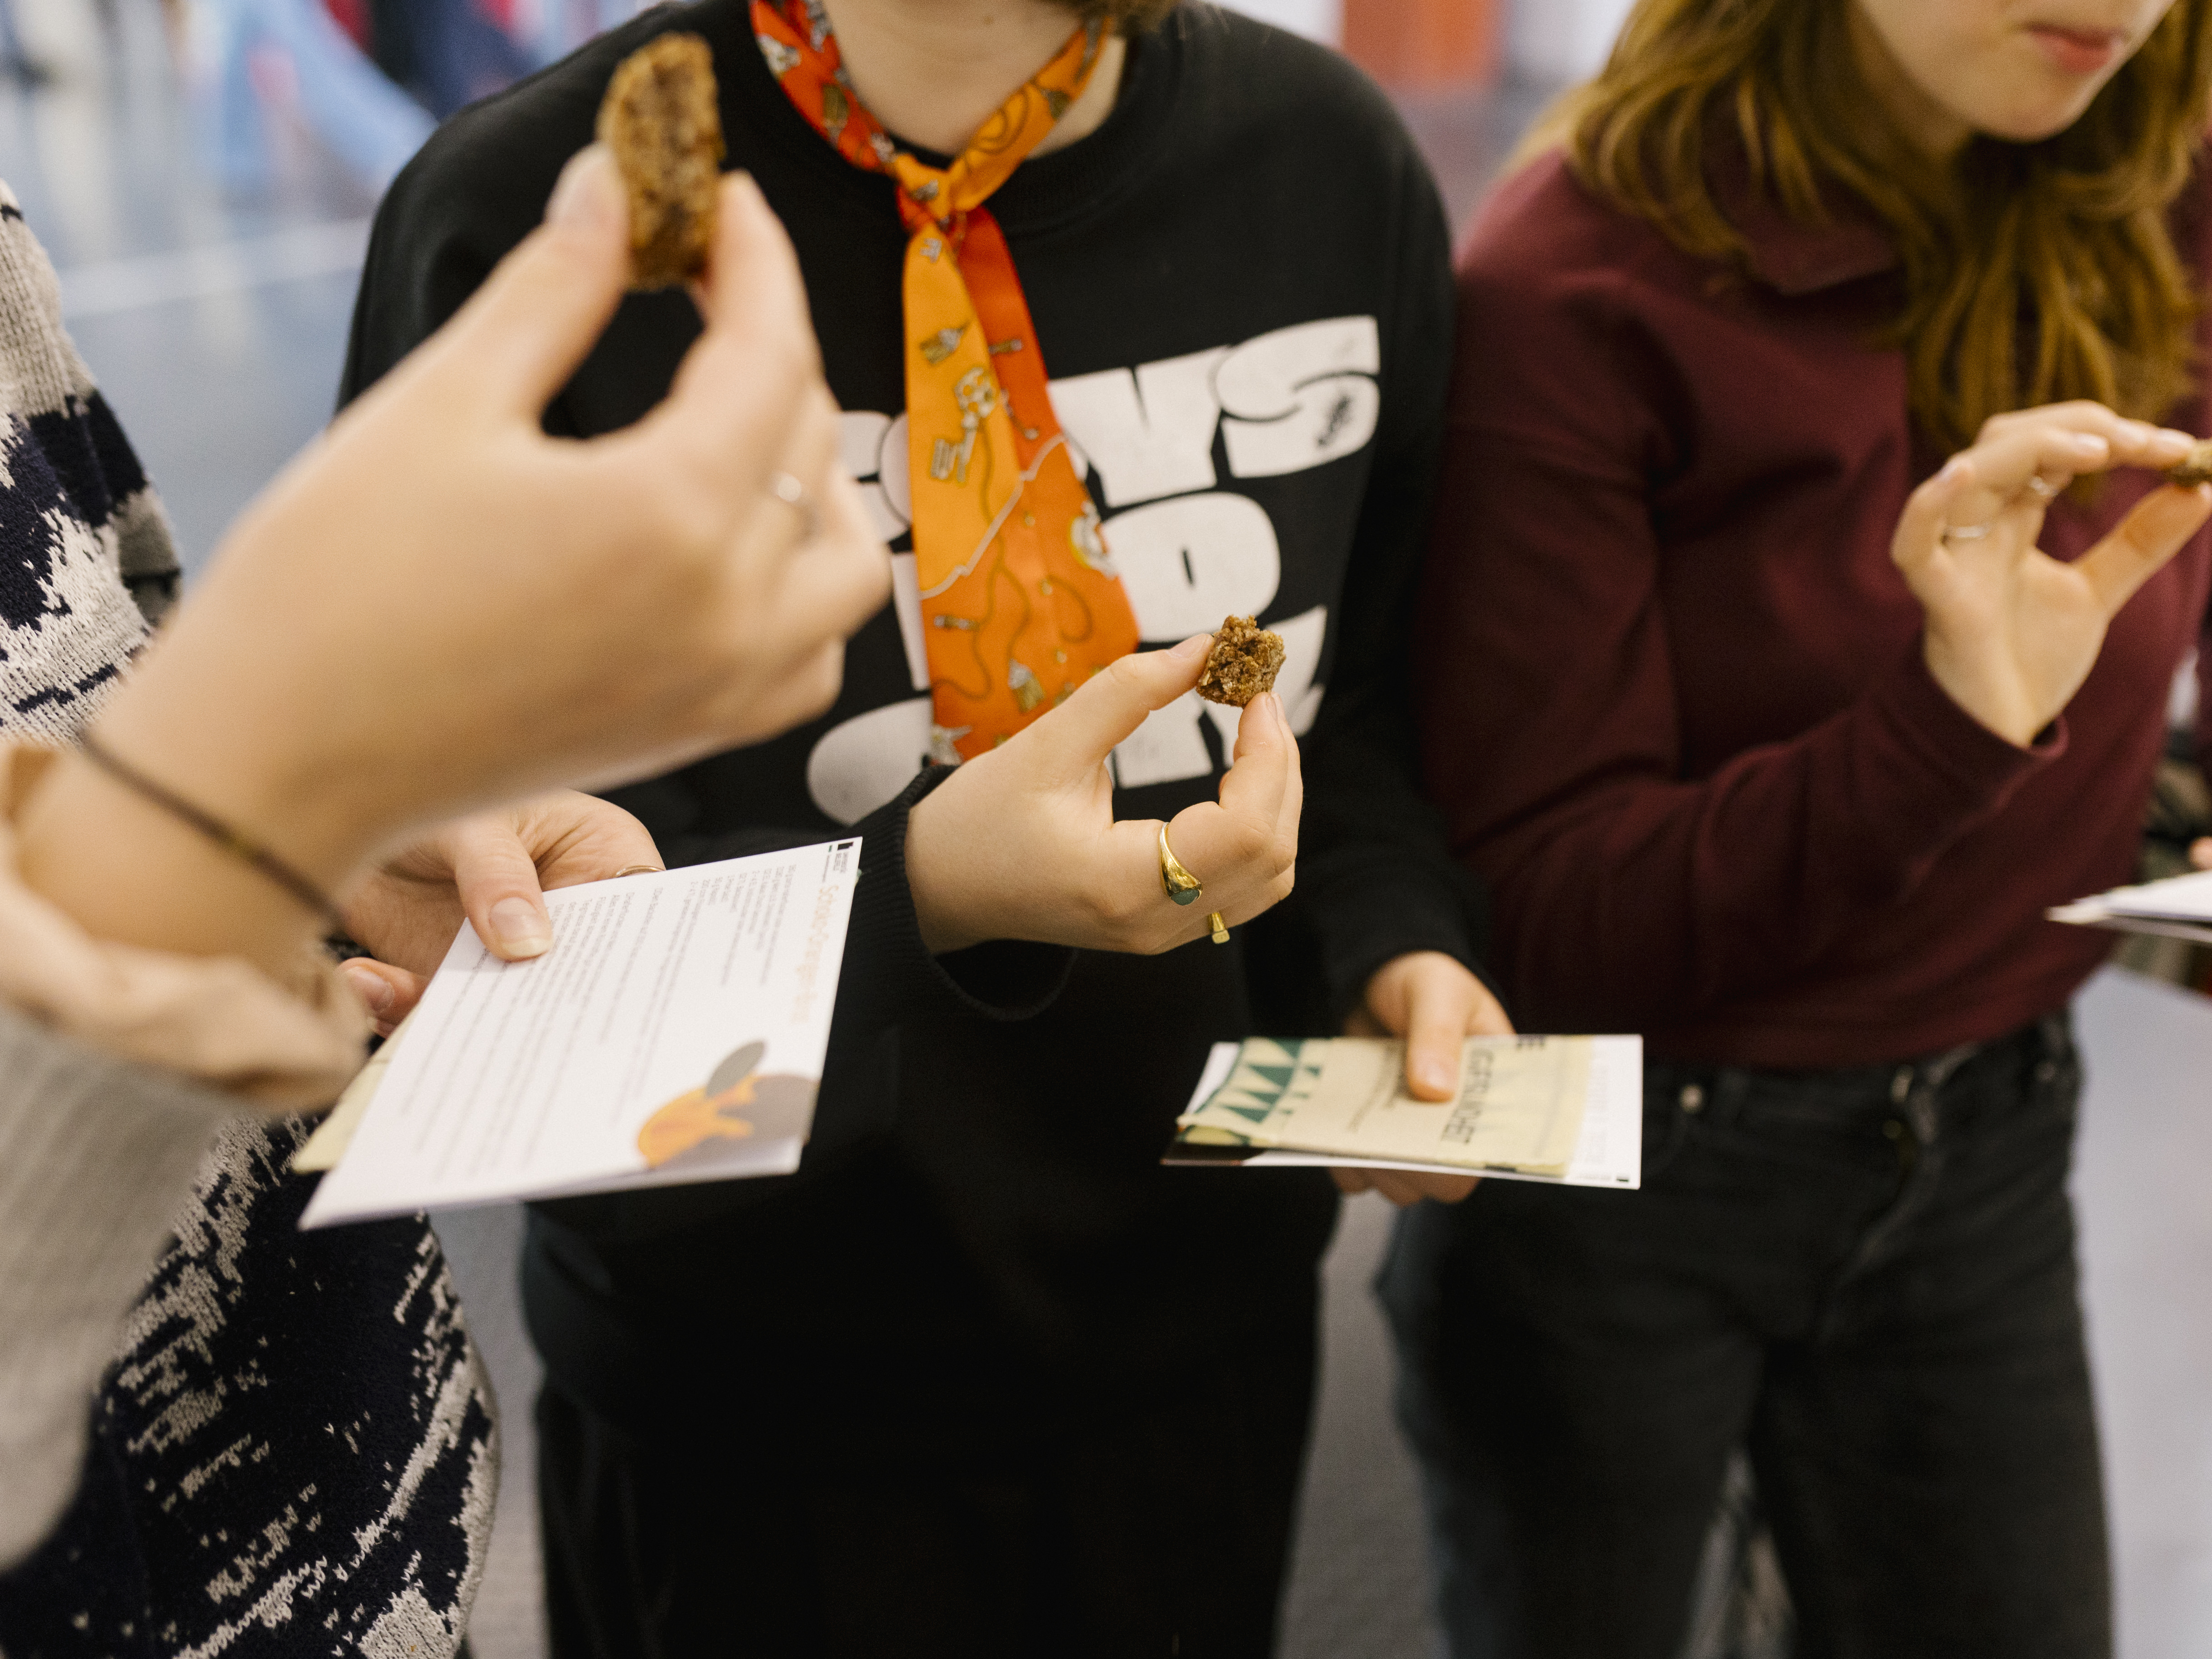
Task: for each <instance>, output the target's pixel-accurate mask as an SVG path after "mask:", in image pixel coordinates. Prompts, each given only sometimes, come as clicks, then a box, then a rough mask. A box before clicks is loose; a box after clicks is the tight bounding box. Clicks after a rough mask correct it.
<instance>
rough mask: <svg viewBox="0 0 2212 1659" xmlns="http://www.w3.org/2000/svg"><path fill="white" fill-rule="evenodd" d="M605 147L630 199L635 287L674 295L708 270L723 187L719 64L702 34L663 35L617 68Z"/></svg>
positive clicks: (603, 117) (602, 132) (604, 121)
mask: <svg viewBox="0 0 2212 1659" xmlns="http://www.w3.org/2000/svg"><path fill="white" fill-rule="evenodd" d="M599 142H600V143H603V144H605V146H606V147H607V148H608V149H611V150H612V151H613V152H614V153H615V161H616V162H617V164H618V165H619V166H620V167H621V168H622V176H623V187H624V189H626V190H627V191H629V264H630V276H629V285H630V287H631V288H632V289H653V288H672V287H674V286H675V285H676V284H677V283H684V282H689V281H690V279H691V278H692V277H694V276H698V275H700V274H701V273H702V271H704V270H706V269H707V252H708V249H709V248H710V247H712V246H714V193H715V191H717V190H718V189H720V185H721V180H722V115H721V108H720V105H719V103H718V102H717V101H716V99H715V94H714V53H713V52H711V51H710V50H708V46H707V43H706V41H704V40H702V39H701V38H700V37H699V36H697V35H696V34H662V35H656V36H655V37H654V38H653V39H652V40H648V41H647V42H646V43H645V45H643V46H640V47H639V48H638V49H637V50H636V51H635V52H632V53H631V54H630V55H629V57H627V58H623V61H622V62H621V63H620V64H618V65H617V66H616V69H615V73H614V78H613V79H612V80H611V81H609V82H607V95H606V96H605V98H604V99H602V100H600V103H599Z"/></svg>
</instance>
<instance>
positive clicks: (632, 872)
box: [610, 864, 667, 881]
mask: <svg viewBox="0 0 2212 1659" xmlns="http://www.w3.org/2000/svg"><path fill="white" fill-rule="evenodd" d="M666 873H667V872H665V871H664V870H663V869H662V868H661V867H660V866H659V865H657V864H625V865H624V866H623V867H622V868H621V869H619V870H617V871H616V872H614V874H613V876H612V877H611V878H610V879H611V880H614V881H620V880H621V879H622V878H623V877H624V876H659V875H665V874H666Z"/></svg>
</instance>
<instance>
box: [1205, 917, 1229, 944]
mask: <svg viewBox="0 0 2212 1659" xmlns="http://www.w3.org/2000/svg"><path fill="white" fill-rule="evenodd" d="M1206 926H1207V927H1210V928H1212V930H1213V942H1214V943H1215V944H1216V945H1226V944H1228V943H1229V924H1228V923H1227V922H1225V921H1222V919H1221V912H1220V911H1218V910H1209V911H1207V912H1206Z"/></svg>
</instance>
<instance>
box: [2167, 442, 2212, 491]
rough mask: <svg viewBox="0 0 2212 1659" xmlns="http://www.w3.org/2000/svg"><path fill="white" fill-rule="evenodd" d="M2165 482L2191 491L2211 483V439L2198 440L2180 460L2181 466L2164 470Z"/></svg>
mask: <svg viewBox="0 0 2212 1659" xmlns="http://www.w3.org/2000/svg"><path fill="white" fill-rule="evenodd" d="M2166 483H2177V484H2179V485H2180V486H2181V487H2182V488H2183V489H2194V488H2196V487H2197V485H2198V484H2201V483H2212V438H2205V439H2202V440H2200V441H2198V442H2197V443H2196V444H2194V445H2192V446H2191V448H2190V451H2189V453H2187V454H2186V455H2185V456H2183V457H2182V458H2181V465H2179V466H2176V467H2169V468H2167V469H2166Z"/></svg>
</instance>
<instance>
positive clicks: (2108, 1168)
mask: <svg viewBox="0 0 2212 1659" xmlns="http://www.w3.org/2000/svg"><path fill="white" fill-rule="evenodd" d="M117 15H118V22H119V25H120V27H119V29H118V32H117V33H114V34H112V35H110V34H107V33H104V32H103V30H102V29H101V27H100V24H99V22H98V21H97V18H98V14H97V12H96V11H95V9H94V5H93V3H92V0H28V3H27V5H26V6H25V7H24V10H23V17H24V25H25V29H26V32H27V34H28V35H29V36H30V37H31V40H32V44H33V48H34V50H36V51H37V52H40V54H41V55H43V56H45V57H46V58H48V59H50V60H51V61H52V63H53V64H55V65H56V67H57V68H58V70H59V79H58V82H56V83H55V84H54V85H53V86H52V88H48V89H46V90H44V91H41V92H39V93H37V94H23V93H21V92H20V91H17V90H15V89H13V88H0V177H4V178H5V179H7V180H8V181H9V184H10V185H12V186H13V187H14V188H15V191H16V192H17V194H18V196H19V197H21V200H22V202H23V204H24V208H25V210H26V213H27V217H28V218H29V221H30V222H31V224H32V227H33V229H34V230H36V231H37V233H38V234H40V237H41V238H43V239H44V240H45V241H46V245H47V246H48V247H49V248H50V249H51V250H52V252H53V255H54V258H55V261H56V263H57V264H58V265H59V266H60V267H61V268H62V270H63V283H64V296H65V301H66V303H67V304H68V306H69V307H70V312H71V325H72V328H73V331H74V332H75V333H76V337H77V340H78V343H79V344H80V345H81V347H82V349H83V351H84V353H85V356H86V357H87V358H88V361H89V362H91V363H92V365H93V368H94V372H95V373H96V374H98V375H99V376H100V379H101V380H102V382H103V383H104V384H105V386H106V389H107V391H108V393H109V395H110V397H111V398H112V401H113V403H114V404H115V405H116V407H117V408H118V410H119V411H120V412H121V414H122V416H123V418H124V420H125V423H126V424H127V426H128V427H129V428H130V430H131V433H132V435H133V436H134V439H135V440H136V441H137V445H138V447H139V448H140V450H141V452H142V453H143V455H144V457H145V458H146V460H147V462H148V465H149V469H150V470H151V471H153V473H154V474H155V477H156V478H157V480H158V481H159V482H160V483H161V486H162V489H163V492H164V494H165V495H167V499H168V501H169V503H170V506H171V508H172V511H173V514H174V516H175V518H176V520H177V521H178V524H179V528H180V530H181V532H182V533H183V537H184V540H185V546H186V551H187V555H188V556H189V557H191V559H193V560H194V561H198V560H201V559H204V556H206V555H207V553H208V552H209V551H210V550H212V549H213V547H214V546H215V545H216V541H217V539H218V538H219V536H220V534H221V532H222V527H223V526H224V525H225V524H226V523H227V522H228V520H229V519H230V518H231V516H232V515H233V514H234V513H235V512H236V511H237V510H238V508H239V507H240V505H242V504H243V503H244V501H246V498H247V497H248V496H249V495H251V494H252V491H253V490H254V489H257V488H258V486H259V485H260V484H261V483H263V482H264V481H265V480H266V479H267V478H268V477H270V475H271V474H272V473H273V472H274V471H276V469H277V467H279V466H280V465H282V464H283V461H284V460H285V459H287V458H288V457H289V455H291V454H292V453H294V452H295V450H296V449H297V448H298V447H300V445H301V444H302V443H304V442H305V441H307V439H308V438H309V437H311V436H312V435H313V433H314V432H315V431H316V430H317V428H319V426H320V425H321V423H322V422H323V420H324V419H325V416H326V414H327V411H328V408H329V402H330V397H331V390H332V388H333V386H335V384H336V380H337V368H338V363H339V359H340V356H341V354H342V351H343V340H344V332H345V326H346V322H347V318H348V315H349V308H350V301H351V293H352V283H353V269H354V266H355V264H356V262H357V258H358V248H359V245H360V238H361V235H362V224H363V219H364V216H365V215H366V214H367V212H368V210H369V208H370V206H371V203H370V202H369V200H368V198H367V197H366V196H365V195H364V194H363V192H362V191H361V190H360V189H359V187H358V186H356V185H354V184H352V183H351V182H350V181H349V180H348V179H346V178H345V177H344V176H343V173H341V172H339V170H337V168H336V167H333V166H331V164H330V163H329V162H328V161H327V160H326V159H325V158H324V157H323V156H322V155H320V153H319V151H317V149H315V147H314V146H313V143H312V142H309V141H307V140H306V139H305V138H304V137H303V136H302V135H301V132H300V131H298V129H297V125H296V124H295V123H294V122H292V121H291V120H289V118H285V117H283V116H282V115H279V116H277V117H276V118H274V119H273V120H272V136H273V138H274V140H275V142H276V145H277V155H278V157H279V162H280V165H279V168H278V182H277V184H276V187H275V188H274V189H273V190H272V191H270V193H268V194H267V195H266V196H264V197H260V198H257V199H253V200H238V199H227V198H225V197H223V196H222V194H221V193H220V192H218V191H215V190H213V189H211V188H210V186H209V185H207V184H206V183H205V182H204V179H203V177H202V175H201V173H200V172H199V170H198V169H197V167H196V166H195V165H194V161H193V152H192V149H191V133H190V130H189V125H188V122H187V119H186V113H187V112H186V109H185V105H184V103H183V101H182V100H181V99H180V98H179V94H178V93H177V90H176V83H175V80H174V76H173V73H172V70H171V64H170V57H169V52H168V47H167V42H166V40H164V37H163V34H162V30H161V22H160V19H159V15H158V14H157V12H156V10H155V3H154V0H117ZM1540 102H1541V93H1540V92H1536V91H1529V90H1522V89H1508V90H1507V91H1506V92H1505V93H1504V94H1501V95H1498V96H1497V97H1494V98H1492V99H1490V100H1479V101H1470V100H1449V99H1443V100H1430V101H1425V102H1423V103H1420V104H1418V105H1415V106H1410V107H1408V109H1407V117H1408V119H1409V121H1410V123H1411V125H1413V128H1414V130H1415V132H1416V134H1417V136H1418V137H1419V138H1420V140H1421V142H1422V143H1423V144H1424V146H1425V148H1426V149H1427V150H1428V151H1429V153H1430V155H1431V157H1432V159H1433V160H1434V161H1435V162H1436V163H1437V168H1438V172H1439V173H1440V175H1441V176H1442V179H1443V185H1444V189H1445V194H1446V197H1447V199H1448V201H1449V204H1450V205H1451V208H1452V210H1453V215H1454V218H1455V222H1464V219H1465V216H1466V214H1467V212H1468V210H1470V209H1471V207H1472V206H1473V204H1474V201H1475V200H1476V199H1477V197H1479V194H1480V189H1481V186H1482V183H1483V180H1484V179H1486V177H1487V176H1488V175H1489V173H1490V172H1491V171H1492V168H1493V167H1495V165H1496V163H1497V161H1498V157H1499V155H1500V154H1501V153H1502V151H1503V149H1504V147H1505V146H1506V145H1508V144H1510V142H1511V140H1512V137H1513V135H1514V134H1515V133H1516V131H1518V130H1519V128H1520V126H1521V125H1522V123H1523V122H1525V121H1526V120H1527V119H1528V116H1529V114H1530V113H1531V112H1533V111H1534V108H1535V107H1536V106H1538V104H1539V103H1540ZM2082 1015H2083V1022H2084V1028H2085V1032H2086V1034H2087V1041H2088V1046H2089V1050H2090V1054H2091V1062H2092V1091H2091V1098H2090V1102H2089V1104H2088V1107H2087V1112H2086V1115H2085V1121H2084V1129H2083V1136H2082V1145H2081V1170H2080V1176H2079V1190H2080V1194H2081V1210H2082V1216H2083V1232H2084V1257H2085V1265H2086V1270H2087V1297H2088V1302H2089V1307H2090V1312H2091V1318H2092V1323H2093V1340H2094V1345H2095V1358H2096V1362H2097V1369H2098V1375H2099V1379H2100V1389H2101V1390H2102V1411H2103V1419H2104V1425H2105V1434H2106V1450H2107V1454H2108V1459H2109V1466H2110V1473H2109V1477H2108V1478H2109V1482H2110V1488H2111V1492H2112V1510H2113V1516H2114V1532H2115V1549H2116V1555H2117V1558H2118V1571H2119V1581H2120V1609H2121V1620H2122V1639H2121V1654H2122V1656H2123V1659H2201V1656H2203V1655H2204V1654H2207V1653H2212V1298H2208V1297H2207V1296H2206V1295H2205V1291H2204V1287H2205V1286H2206V1285H2208V1284H2212V1203H2207V1202H2206V1200H2205V1198H2204V1196H2203V1185H2204V1178H2203V1171H2204V1170H2206V1169H2207V1168H2212V1111H2209V1110H2208V1106H2212V1100H2209V1099H2208V1091H2207V1089H2206V1086H2205V1078H2206V1073H2207V1069H2208V1062H2212V1005H2208V1004H2206V1003H2204V1002H2203V1001H2202V1000H2197V999H2191V998H2187V997H2184V996H2182V995H2180V994H2177V993H2172V992H2168V991H2166V990H2164V989H2163V988H2161V987H2155V986H2151V985H2148V984H2146V983H2144V982H2142V981H2130V980H2127V979H2125V978H2124V977H2121V976H2118V975H2106V976H2105V977H2104V978H2102V979H2100V981H2097V982H2096V983H2095V984H2094V985H2093V987H2091V989H2090V990H2089V992H2088V993H2087V995H2086V996H2085V998H2084V999H2083V1002H2082ZM1388 1223H1389V1217H1388V1212H1387V1206H1383V1204H1382V1203H1381V1202H1380V1200H1374V1199H1367V1200H1361V1201H1359V1202H1358V1203H1355V1204H1353V1205H1352V1206H1349V1207H1348V1208H1347V1210H1346V1218H1345V1224H1344V1226H1343V1229H1342V1231H1340V1235H1339V1237H1338V1239H1337V1243H1336V1247H1335V1249H1334V1251H1333V1252H1332V1254H1331V1255H1330V1257H1329V1261H1328V1268H1327V1275H1328V1305H1327V1315H1326V1318H1327V1346H1326V1355H1325V1362H1324V1364H1325V1370H1324V1376H1323V1381H1322V1400H1321V1417H1320V1426H1319V1434H1318V1437H1317V1440H1316V1447H1315V1450H1314V1458H1313V1464H1312V1468H1311V1474H1310V1480H1309V1486H1308V1492H1307V1498H1306V1504H1305V1511H1304V1524H1303V1526H1302V1528H1301V1529H1300V1533H1299V1537H1298V1541H1297V1559H1296V1565H1295V1571H1294V1575H1293V1582H1292V1583H1291V1590H1290V1595H1289V1601H1288V1608H1287V1613H1288V1619H1287V1625H1288V1628H1287V1632H1286V1636H1285V1653H1286V1654H1287V1655H1291V1656H1296V1659H1323V1656H1326V1659H1385V1656H1388V1659H1420V1656H1425V1654H1427V1653H1428V1652H1429V1651H1430V1646H1431V1641H1432V1639H1433V1638H1432V1633H1431V1626H1430V1625H1429V1622H1428V1620H1427V1617H1426V1613H1425V1605H1424V1603H1425V1594H1426V1591H1425V1582H1424V1568H1423V1562H1422V1556H1421V1544H1420V1536H1419V1517H1418V1514H1417V1511H1416V1505H1415V1501H1414V1496H1413V1480H1412V1474H1411V1471H1410V1469H1409V1468H1408V1467H1407V1462H1406V1458H1405V1455H1404V1453H1403V1450H1402V1449H1401V1446H1400V1444H1399V1442H1398V1440H1397V1437H1396V1435H1395V1431H1394V1429H1393V1428H1392V1426H1391V1424H1390V1418H1389V1382H1390V1365H1391V1361H1390V1357H1389V1349H1388V1346H1387V1343H1386V1341H1385V1340H1384V1337H1383V1332H1382V1329H1381V1327H1380V1324H1379V1322H1378V1320H1377V1319H1376V1314H1375V1311H1374V1308H1373V1304H1372V1302H1371V1300H1370V1298H1369V1297H1368V1296H1367V1295H1366V1292H1365V1288H1364V1287H1365V1285H1366V1282H1367V1280H1368V1279H1369V1277H1370V1274H1371V1273H1372V1271H1373V1268H1374V1264H1375V1261H1376V1257H1377V1255H1379V1252H1380V1249H1381V1247H1382V1243H1383V1238H1384V1237H1385V1235H1386V1233H1387V1230H1388ZM515 1227H516V1216H515V1212H513V1211H511V1210H487V1211H480V1212H471V1213H469V1214H465V1215H456V1216H452V1217H447V1218H444V1219H443V1220H442V1221H441V1231H442V1232H443V1233H444V1235H445V1237H446V1239H447V1243H448V1246H449V1248H450V1249H451V1251H452V1254H453V1260H454V1265H455V1268H456V1271H457V1273H459V1275H460V1278H461V1280H462V1285H463V1289H464V1293H465V1297H466V1299H467V1303H468V1306H469V1309H470V1314H471V1323H472V1325H473V1326H474V1328H475V1329H476V1331H477V1336H478V1339H479V1340H480V1341H481V1342H482V1344H483V1346H484V1348H485V1351H486V1352H487V1353H488V1355H489V1358H490V1361H491V1364H492V1366H493V1369H494V1371H495V1376H496V1378H497V1381H498V1383H499V1386H500V1391H501V1396H502V1398H503V1400H504V1401H505V1402H506V1408H507V1409H506V1417H507V1433H508V1444H509V1456H508V1458H507V1470H506V1475H505V1479H504V1484H503V1486H502V1490H501V1521H500V1528H499V1533H498V1536H497V1538H496V1540H495V1545H494V1552H493V1553H494V1559H493V1561H492V1564H491V1571H490V1575H489V1582H488V1583H487V1585H486V1588H485V1591H484V1595H483V1601H482V1602H481V1603H480V1605H479V1610H478V1616H477V1628H476V1632H475V1639H476V1646H477V1651H478V1652H479V1653H480V1654H482V1655H483V1656H484V1659H532V1656H535V1655H537V1654H538V1653H539V1652H540V1651H542V1634H541V1631H540V1621H539V1618H538V1577H537V1575H538V1566H537V1557H536V1550H535V1546H534V1542H533V1539H532V1527H531V1516H532V1509H533V1504H532V1491H531V1480H530V1458H529V1455H528V1428H527V1417H528V1406H529V1401H530V1398H531V1395H532V1390H533V1388H534V1385H535V1368H534V1362H533V1361H532V1358H531V1356H530V1352H529V1349H528V1346H527V1344H526V1341H525V1340H524V1339H523V1336H522V1333H521V1330H520V1324H519V1322H518V1319H517V1316H516V1312H515V1308H514V1299H513V1252H514V1242H515Z"/></svg>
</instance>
